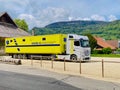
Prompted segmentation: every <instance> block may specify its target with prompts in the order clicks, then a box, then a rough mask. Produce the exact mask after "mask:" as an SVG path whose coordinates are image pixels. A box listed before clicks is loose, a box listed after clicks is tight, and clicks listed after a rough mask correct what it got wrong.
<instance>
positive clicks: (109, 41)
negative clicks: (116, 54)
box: [106, 40, 118, 48]
mask: <svg viewBox="0 0 120 90" xmlns="http://www.w3.org/2000/svg"><path fill="white" fill-rule="evenodd" d="M106 42H107V43H108V44H110V45H112V46H114V47H116V48H118V40H107V41H106Z"/></svg>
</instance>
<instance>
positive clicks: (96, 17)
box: [91, 14, 106, 21]
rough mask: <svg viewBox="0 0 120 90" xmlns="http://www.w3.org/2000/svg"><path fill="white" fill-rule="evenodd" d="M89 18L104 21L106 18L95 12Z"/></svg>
mask: <svg viewBox="0 0 120 90" xmlns="http://www.w3.org/2000/svg"><path fill="white" fill-rule="evenodd" d="M91 20H97V21H105V20H106V19H105V17H104V16H100V15H97V14H95V15H92V16H91Z"/></svg>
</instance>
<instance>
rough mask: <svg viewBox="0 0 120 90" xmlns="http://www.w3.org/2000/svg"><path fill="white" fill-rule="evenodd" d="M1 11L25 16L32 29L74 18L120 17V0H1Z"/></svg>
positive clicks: (100, 18) (114, 18)
mask: <svg viewBox="0 0 120 90" xmlns="http://www.w3.org/2000/svg"><path fill="white" fill-rule="evenodd" d="M0 12H7V13H8V14H9V15H10V16H11V17H12V19H15V18H20V19H25V20H26V22H27V24H28V25H29V29H32V28H33V27H44V26H46V25H48V24H50V23H54V22H59V21H72V20H98V21H114V20H118V19H120V0H0Z"/></svg>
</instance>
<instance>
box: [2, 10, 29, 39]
mask: <svg viewBox="0 0 120 90" xmlns="http://www.w3.org/2000/svg"><path fill="white" fill-rule="evenodd" d="M29 35H30V34H29V33H28V32H26V31H24V30H22V29H20V28H18V27H17V25H16V24H15V22H14V21H13V20H12V18H11V17H10V16H9V15H8V14H7V12H2V13H0V37H18V36H29Z"/></svg>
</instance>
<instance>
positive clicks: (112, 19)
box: [108, 15, 117, 21]
mask: <svg viewBox="0 0 120 90" xmlns="http://www.w3.org/2000/svg"><path fill="white" fill-rule="evenodd" d="M108 19H109V21H114V20H117V17H116V16H114V15H110V16H109V17H108Z"/></svg>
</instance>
